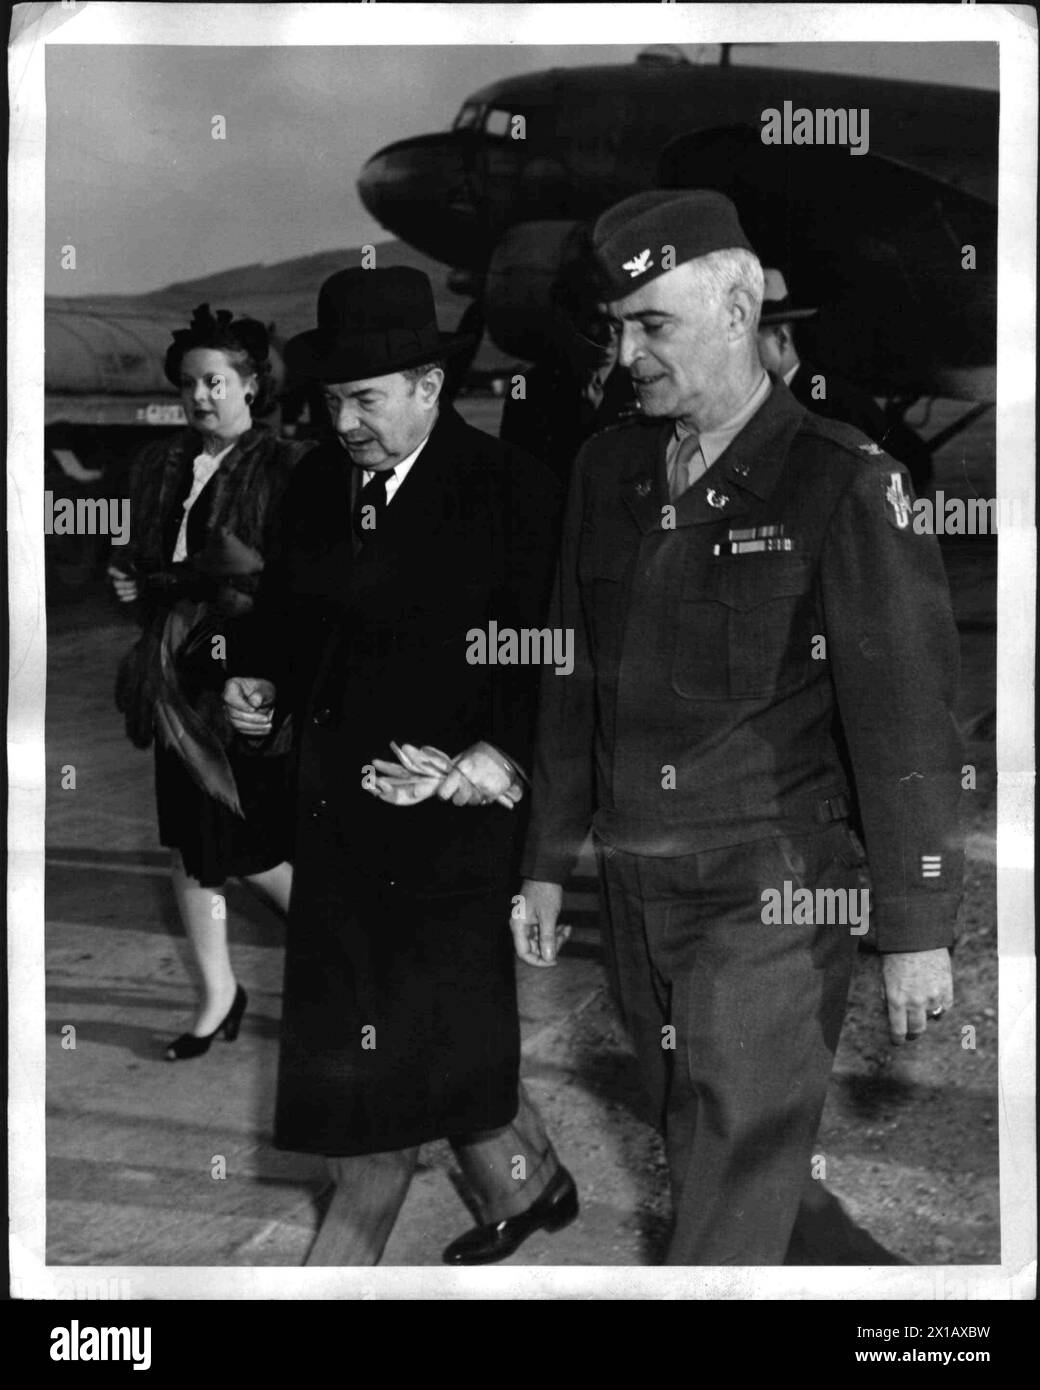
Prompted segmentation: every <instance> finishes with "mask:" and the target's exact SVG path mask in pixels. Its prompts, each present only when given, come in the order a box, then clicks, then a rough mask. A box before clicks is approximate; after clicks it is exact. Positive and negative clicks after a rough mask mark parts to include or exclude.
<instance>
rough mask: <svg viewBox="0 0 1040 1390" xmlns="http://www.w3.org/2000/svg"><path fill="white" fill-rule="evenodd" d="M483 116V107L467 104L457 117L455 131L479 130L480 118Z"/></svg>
mask: <svg viewBox="0 0 1040 1390" xmlns="http://www.w3.org/2000/svg"><path fill="white" fill-rule="evenodd" d="M482 115H483V107H481V106H477V105H474V104H473V103H471V102H467V103H466V105H465V106H464V107H463V108H462V110H461V111H460V112H459V114H458V115H457V116H456V117H455V124H454V126H453V127H452V129H453V130H477V129H479V127H480V118H481V116H482Z"/></svg>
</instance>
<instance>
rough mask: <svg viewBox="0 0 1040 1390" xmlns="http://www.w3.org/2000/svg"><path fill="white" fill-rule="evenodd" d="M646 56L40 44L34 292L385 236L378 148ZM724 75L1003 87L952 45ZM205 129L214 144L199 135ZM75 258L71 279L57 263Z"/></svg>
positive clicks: (980, 60) (110, 286) (601, 50)
mask: <svg viewBox="0 0 1040 1390" xmlns="http://www.w3.org/2000/svg"><path fill="white" fill-rule="evenodd" d="M641 47H642V45H638V44H633V45H628V46H610V47H607V46H599V47H596V46H579V45H562V46H559V47H548V46H544V45H543V46H538V47H535V46H520V45H511V46H507V45H500V46H496V47H487V46H475V45H474V46H470V47H466V46H461V45H445V46H441V47H436V48H434V47H422V48H418V47H396V48H391V47H385V46H382V47H368V48H360V47H353V48H341V47H323V48H307V47H289V46H286V47H278V48H253V47H242V48H227V47H197V48H196V47H173V46H171V47H161V46H154V45H150V46H126V45H110V46H104V47H102V46H87V45H76V44H68V45H63V44H61V43H56V42H50V43H49V44H48V46H47V51H46V67H47V180H46V198H47V253H48V254H47V279H46V290H47V292H48V293H50V294H63V295H70V294H71V295H87V294H99V293H106V294H134V293H143V292H145V291H148V290H152V289H157V288H159V287H160V286H162V285H167V284H170V283H172V282H175V281H178V280H184V279H194V278H197V277H199V276H202V275H206V274H210V273H212V272H215V271H219V270H224V269H228V268H230V267H232V266H240V265H245V264H252V263H256V262H266V263H271V262H275V261H281V260H285V259H288V258H290V257H294V256H304V255H309V254H311V253H313V252H316V251H325V250H330V249H335V248H338V247H349V246H357V245H360V244H362V243H364V242H367V241H379V240H383V239H385V238H386V237H387V236H388V233H386V232H384V231H383V230H382V229H381V228H379V226H378V225H377V224H376V223H375V222H373V221H372V219H371V218H370V217H369V216H368V214H367V213H366V212H365V210H364V208H363V207H362V206H361V203H360V200H359V198H358V196H357V191H356V188H355V180H356V178H357V174H358V172H359V170H360V168H361V166H362V165H363V163H364V162H365V160H366V159H367V158H368V156H369V155H371V154H372V153H374V152H375V151H376V150H377V149H379V148H380V147H382V146H383V145H386V144H389V143H390V142H391V141H393V140H397V139H402V138H405V137H407V136H411V135H419V134H422V133H425V132H431V131H439V130H445V129H447V128H448V127H449V126H450V124H451V122H452V120H453V118H454V116H455V114H456V112H457V111H458V109H459V107H460V106H461V105H462V101H463V99H464V97H466V96H467V95H468V94H469V93H470V92H472V91H474V90H476V89H478V88H480V87H482V86H485V85H487V84H488V83H490V82H493V81H496V80H497V79H499V78H502V77H506V76H509V75H512V74H515V73H520V72H531V71H537V70H539V69H543V68H549V67H553V66H569V65H573V64H591V63H602V62H629V61H631V60H632V59H633V58H634V57H635V55H636V54H637V53H638V52H639V50H640V48H641ZM692 51H693V50H687V52H691V53H692ZM992 51H993V50H992V48H990V53H992ZM733 61H734V62H735V63H739V64H747V63H752V64H763V65H765V64H776V65H777V66H782V67H793V68H812V69H816V70H823V71H838V72H842V71H844V72H858V73H863V74H865V75H870V76H880V77H905V78H914V79H916V80H918V81H932V82H946V83H950V84H963V85H968V86H979V87H986V88H990V89H995V88H996V86H997V76H996V61H995V58H994V57H992V56H989V57H988V56H987V55H986V52H985V51H984V50H983V49H982V48H981V46H974V47H970V46H968V45H964V44H947V43H935V44H929V45H912V44H866V43H857V44H845V45H842V44H835V43H817V44H773V45H764V44H758V45H747V46H742V47H740V48H737V49H736V50H735V51H734V57H733ZM214 115H222V116H224V117H225V119H226V122H227V138H226V139H225V140H214V139H213V138H212V136H211V121H212V118H213V116H214ZM69 244H71V245H74V246H75V247H76V268H75V272H74V273H73V272H70V271H63V270H62V269H61V267H60V260H61V247H62V246H65V245H69Z"/></svg>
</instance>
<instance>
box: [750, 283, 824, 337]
mask: <svg viewBox="0 0 1040 1390" xmlns="http://www.w3.org/2000/svg"><path fill="white" fill-rule="evenodd" d="M763 273H764V275H765V281H766V292H765V298H764V299H763V300H762V314H761V317H760V318H759V320H758V326H759V328H768V327H769V326H770V324H773V323H797V321H798V320H799V319H811V318H814V317H815V315H816V314H818V313H819V310H818V309H809V308H802V309H799V308H796V307H795V306H794V305H793V304H792V303H791V296H790V294H789V292H788V289H787V281H786V280H785V279H784V277H783V275H782V274H781V273H780V271H779V270H766V271H764V272H763Z"/></svg>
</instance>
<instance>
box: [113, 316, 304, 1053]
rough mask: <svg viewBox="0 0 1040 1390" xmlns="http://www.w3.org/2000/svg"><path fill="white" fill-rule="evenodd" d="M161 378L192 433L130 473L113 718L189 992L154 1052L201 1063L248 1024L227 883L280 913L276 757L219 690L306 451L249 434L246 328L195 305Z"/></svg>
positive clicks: (256, 332)
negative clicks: (179, 935) (193, 980)
mask: <svg viewBox="0 0 1040 1390" xmlns="http://www.w3.org/2000/svg"><path fill="white" fill-rule="evenodd" d="M165 372H166V376H167V379H168V380H169V381H170V382H172V384H173V385H174V386H176V387H177V388H178V389H179V391H180V393H181V399H182V401H183V403H184V411H185V414H186V416H187V419H188V425H189V428H188V429H187V430H186V431H185V432H183V433H182V434H180V435H178V436H176V437H175V438H173V439H166V440H162V441H159V442H157V443H155V444H149V445H147V446H146V447H145V448H144V449H143V450H142V452H141V453H140V454H139V456H138V457H137V459H136V460H135V462H134V465H133V468H132V472H131V486H130V542H129V545H128V547H127V548H126V550H125V551H123V552H122V554H121V556H120V560H119V563H118V564H116V562H114V561H113V563H112V564H111V565H110V567H109V571H108V572H109V576H110V578H111V581H112V584H113V587H114V589H115V593H116V596H117V598H119V600H120V601H121V602H123V603H136V604H137V605H138V613H139V617H140V620H141V623H142V628H143V631H142V635H141V637H140V639H139V640H138V642H137V643H136V645H135V646H134V648H133V649H132V650H131V651H130V652H129V653H128V654H127V656H126V657H125V658H124V660H123V662H122V664H121V666H120V672H119V678H118V681H117V704H118V707H119V708H120V710H121V711H122V712H123V713H124V715H125V716H126V727H127V734H128V736H129V737H130V739H131V741H132V742H133V743H134V744H135V745H136V746H137V747H139V748H147V747H148V746H149V745H150V744H151V743H152V742H153V741H154V744H155V788H156V801H157V806H158V819H159V839H160V842H161V843H162V844H163V845H166V846H168V847H169V848H170V849H171V850H172V857H171V859H172V862H171V868H172V877H173V890H174V894H175V896H176V900H177V906H178V909H179V912H180V916H181V921H182V922H183V924H184V929H185V932H186V933H187V936H188V940H189V942H190V944H191V948H192V951H193V954H194V958H195V962H196V964H197V966H198V970H199V976H200V985H201V988H200V994H199V1000H198V1008H197V1011H196V1014H195V1018H194V1021H193V1023H192V1026H191V1028H190V1030H189V1031H188V1032H187V1033H184V1034H182V1035H181V1036H180V1037H179V1038H177V1039H176V1040H175V1041H174V1042H172V1043H171V1044H170V1046H169V1047H168V1048H167V1051H166V1057H167V1058H168V1060H170V1061H179V1060H181V1059H184V1058H189V1057H198V1056H201V1055H202V1054H203V1053H204V1052H206V1051H207V1050H208V1049H209V1046H210V1043H211V1042H212V1041H213V1039H214V1038H215V1037H216V1036H217V1034H218V1033H222V1034H223V1036H224V1037H225V1038H226V1040H227V1041H228V1042H231V1041H233V1040H234V1039H235V1038H236V1037H237V1035H238V1030H239V1026H240V1024H241V1021H242V1015H243V1013H244V1012H245V1008H246V1003H247V996H246V992H245V990H244V989H243V988H242V986H241V984H239V983H238V981H237V980H236V977H235V973H234V970H233V968H232V965H231V959H230V956H229V952H228V941H227V920H226V906H225V900H224V896H223V891H222V890H223V887H224V884H225V882H226V880H227V879H228V878H232V877H237V878H242V879H244V880H245V882H246V883H247V884H249V885H251V886H252V887H253V888H255V889H258V890H259V891H260V892H261V893H262V894H263V895H264V896H266V897H267V898H268V899H269V900H270V901H271V902H273V903H274V904H275V905H276V906H277V907H278V908H280V909H281V910H282V912H283V913H284V912H285V911H286V910H287V909H288V904H289V891H290V888H291V884H292V870H291V867H290V864H289V862H288V860H289V857H290V853H291V849H290V831H291V821H290V819H289V817H288V816H287V814H286V812H287V808H288V805H289V798H288V795H287V762H288V760H287V752H286V749H285V741H284V739H283V740H276V741H275V742H274V743H273V744H270V745H265V748H268V747H269V749H270V750H271V751H270V752H268V753H267V754H265V755H264V756H259V755H257V754H256V753H255V752H253V751H252V749H251V748H250V747H249V745H248V742H247V741H246V740H243V739H241V738H239V737H238V736H236V735H235V734H234V733H233V731H232V730H231V728H230V726H229V725H228V724H227V721H226V719H225V717H224V712H223V704H222V701H221V690H222V687H223V683H224V680H225V657H226V653H227V649H228V645H229V644H230V643H231V642H232V641H233V640H234V625H235V622H236V620H237V619H238V618H240V617H241V616H242V615H243V614H245V613H247V612H248V611H249V609H250V608H251V606H252V596H253V594H254V593H255V590H256V586H257V583H258V580H259V574H260V571H261V570H262V569H263V563H264V555H265V553H266V552H267V550H268V547H269V545H270V542H271V539H272V534H273V528H274V525H275V522H276V517H277V511H278V505H279V502H280V499H281V496H282V493H283V492H284V489H285V485H286V482H287V481H288V478H289V474H290V472H291V470H292V467H293V466H294V464H295V463H296V461H297V460H298V458H299V457H300V456H301V455H302V454H303V453H304V452H306V450H307V448H308V447H310V446H309V445H307V444H300V443H293V442H291V441H287V440H281V439H278V438H277V437H275V435H274V434H273V433H271V432H270V431H268V430H266V429H265V428H264V427H263V426H261V425H257V424H255V423H254V420H253V416H254V414H260V413H262V411H263V410H264V408H265V405H266V400H265V397H267V396H268V395H269V394H270V390H271V387H270V364H269V349H268V339H267V332H266V330H265V329H264V327H263V325H262V324H260V323H257V322H256V321H255V320H252V319H245V318H243V319H238V320H235V321H232V316H231V314H230V313H229V312H227V311H226V310H220V311H218V313H217V314H216V315H215V316H214V315H213V314H211V313H210V310H209V305H208V304H203V305H201V306H200V307H199V308H198V309H196V310H195V313H194V316H193V318H192V321H191V325H190V327H189V328H187V329H181V330H179V331H177V332H175V333H174V334H173V344H172V345H171V347H170V349H169V351H168V352H167V355H166V362H165ZM123 554H125V555H127V557H128V559H129V562H130V563H129V565H128V564H127V563H126V562H125V561H123V558H122V555H123Z"/></svg>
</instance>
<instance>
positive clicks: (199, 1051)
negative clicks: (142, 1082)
mask: <svg viewBox="0 0 1040 1390" xmlns="http://www.w3.org/2000/svg"><path fill="white" fill-rule="evenodd" d="M248 1003H249V996H248V994H246V992H245V990H244V989H243V988H242V986H241V985H236V986H235V999H234V1003H233V1004H232V1005H231V1008H230V1009H228V1011H227V1013H226V1014H225V1016H224V1018H223V1020H222V1021H221V1022H220V1023H218V1024H217V1026H216V1028H214V1029H213V1032H212V1033H207V1034H206V1036H205V1037H204V1038H200V1037H197V1036H196V1035H195V1034H194V1033H182V1034H181V1035H180V1037H179V1038H175V1039H174V1041H173V1042H172V1043H170V1045H169V1047H168V1048H167V1049H166V1060H167V1061H168V1062H183V1061H185V1060H186V1059H187V1058H189V1057H201V1056H202V1055H203V1053H205V1052H208V1051H209V1045H210V1043H211V1042H212V1041H213V1039H214V1038H215V1037H216V1036H217V1034H218V1033H223V1034H224V1041H225V1042H234V1041H235V1039H236V1038H237V1037H238V1030H239V1028H241V1026H242V1015H243V1014H244V1013H245V1011H246V1005H247V1004H248Z"/></svg>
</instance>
